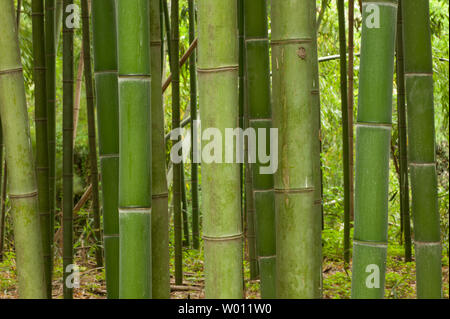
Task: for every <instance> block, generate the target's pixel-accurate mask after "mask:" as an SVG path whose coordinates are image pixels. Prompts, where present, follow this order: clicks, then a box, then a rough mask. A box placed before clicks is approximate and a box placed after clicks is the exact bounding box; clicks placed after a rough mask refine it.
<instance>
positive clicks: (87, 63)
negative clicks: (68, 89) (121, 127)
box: [81, 0, 103, 267]
mask: <svg viewBox="0 0 450 319" xmlns="http://www.w3.org/2000/svg"><path fill="white" fill-rule="evenodd" d="M89 11H90V10H89V4H88V0H81V16H82V20H83V48H84V51H83V52H84V53H83V57H84V80H85V89H86V109H87V120H88V137H89V160H90V165H91V176H90V180H91V184H92V212H93V217H94V235H95V243H96V245H97V247H96V249H95V260H96V262H97V267H102V265H103V255H102V248H101V247H102V238H101V229H100V208H99V191H98V167H97V143H96V133H95V111H94V89H93V83H92V67H91V50H90V48H91V40H90V36H91V35H90V34H91V33H90V27H89Z"/></svg>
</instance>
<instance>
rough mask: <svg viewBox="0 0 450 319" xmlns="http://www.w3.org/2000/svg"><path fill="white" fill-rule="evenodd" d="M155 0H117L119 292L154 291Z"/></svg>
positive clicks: (125, 294) (131, 295)
mask: <svg viewBox="0 0 450 319" xmlns="http://www.w3.org/2000/svg"><path fill="white" fill-rule="evenodd" d="M149 18H150V3H149V1H147V0H119V1H117V47H118V62H119V114H120V117H119V136H120V138H119V149H120V155H119V158H120V159H119V232H120V240H119V243H120V257H119V265H120V266H119V273H120V275H119V297H120V298H123V299H129V298H138V299H148V298H151V297H152V255H151V252H152V250H151V213H152V206H151V205H152V201H151V194H152V185H151V181H152V178H151V173H152V167H151V163H152V154H151V98H150V96H151V95H150V92H151V63H150V60H151V59H150V40H151V39H150V22H149V20H150V19H149Z"/></svg>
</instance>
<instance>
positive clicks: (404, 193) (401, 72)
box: [396, 0, 412, 261]
mask: <svg viewBox="0 0 450 319" xmlns="http://www.w3.org/2000/svg"><path fill="white" fill-rule="evenodd" d="M401 6H402V0H399V2H398V12H397V51H396V52H397V55H396V56H397V113H398V115H397V121H398V140H399V143H398V149H399V153H400V155H399V157H400V158H399V170H400V175H399V183H400V214H401V216H402V228H403V232H402V233H403V238H404V240H405V261H411V259H412V258H411V255H412V252H411V221H410V215H409V182H408V151H407V145H408V144H407V134H408V133H407V131H406V105H405V66H404V58H403V55H404V53H403V22H402V21H403V19H402V10H401Z"/></svg>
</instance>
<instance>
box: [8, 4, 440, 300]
mask: <svg viewBox="0 0 450 319" xmlns="http://www.w3.org/2000/svg"><path fill="white" fill-rule="evenodd" d="M25 2H29V3H30V4H31V5H30V6H27V8H30V10H31V11H30V12H29V14H30V16H31V21H32V36H31V38H32V62H31V63H32V70H33V74H32V84H33V94H32V97H33V100H32V102H31V103H32V104H33V105H34V114H32V115H29V114H31V113H28V111H27V108H28V106H27V90H28V89H29V88H28V87H26V85H25V84H24V83H25V82H24V80H25V78H24V72H23V65H22V63H23V62H22V61H23V59H22V56H21V54H23V52H22V48H21V42H20V41H19V39H20V16H21V14H22V15H23V14H24V13H23V12H22V9H21V8H22V4H21V1H13V0H0V9H1V10H0V21H1V23H0V119H1V122H0V124H1V130H0V144H1V147H0V165H1V167H2V168H1V169H0V181H2V183H1V184H2V193H4V194H5V195H4V196H2V206H4V205H5V197H6V193H7V194H8V199H9V205H10V206H11V213H12V216H13V219H12V224H13V233H14V249H15V257H16V265H17V279H18V293H19V297H20V298H52V297H54V293H53V289H54V284H55V281H54V279H55V276H56V275H55V267H56V266H55V265H56V261H55V258H56V257H55V256H57V255H58V254H60V255H62V268H63V272H62V273H63V276H62V278H61V279H59V280H61V281H62V287H63V297H64V298H65V299H72V298H74V291H76V288H77V285H76V284H77V282H76V280H75V279H74V272H76V271H77V267H76V259H77V251H78V250H77V249H78V248H77V247H76V245H75V242H76V240H77V238H76V232H75V231H74V229H75V223H74V220H75V219H76V216H77V214H78V211H79V209H80V207H81V206H83V204H85V203H86V202H87V201H88V199H89V200H90V202H91V209H90V211H91V213H90V215H89V219H90V220H91V221H92V226H91V227H92V236H93V237H92V238H93V239H91V240H92V241H93V242H94V244H95V246H94V247H95V249H94V254H95V265H96V267H98V268H101V269H103V268H104V270H105V281H106V296H107V298H110V299H116V298H121V299H149V298H154V299H167V298H170V297H171V290H173V286H174V285H175V286H181V285H183V284H184V283H185V280H186V277H187V276H188V275H187V274H188V273H189V272H186V266H185V263H186V261H185V260H184V257H185V252H186V250H196V251H199V252H201V254H203V255H204V259H203V262H202V265H203V274H204V287H202V289H204V297H205V298H213V299H216V298H227V299H228V298H229V299H241V298H245V297H246V291H245V282H246V280H247V279H246V278H245V277H246V273H245V271H244V268H245V267H248V268H249V276H250V280H258V282H259V289H260V296H261V298H267V299H273V298H281V299H313V298H322V297H323V295H324V285H323V276H324V270H323V260H324V253H323V252H322V250H323V238H324V237H323V231H324V227H325V226H324V218H325V217H324V216H325V215H326V214H327V208H326V205H325V204H324V197H325V195H324V193H325V191H324V190H326V187H327V185H326V184H325V183H324V181H323V175H324V173H323V171H324V170H325V169H327V168H326V167H324V166H326V162H325V161H324V159H323V157H324V155H323V154H324V153H323V150H322V148H323V145H322V143H323V135H322V134H323V130H322V127H321V125H322V122H323V119H322V117H323V116H324V115H323V111H322V107H323V106H322V105H321V103H323V102H322V95H323V93H324V92H325V91H326V90H327V88H326V87H325V86H326V83H323V81H321V80H320V79H321V77H320V68H319V62H324V61H328V60H330V59H329V58H319V56H318V52H319V47H318V30H319V28H320V26H321V23H323V17H324V16H323V14H324V10H325V9H326V8H328V10H336V11H337V16H338V25H339V28H338V30H337V31H338V32H337V33H336V43H337V45H338V48H337V50H338V52H339V55H338V56H337V57H336V58H333V59H339V62H338V64H337V67H338V69H339V75H340V78H339V79H327V81H335V82H338V83H339V87H340V91H339V92H337V93H336V95H337V96H338V97H339V98H340V102H341V104H340V105H339V113H340V121H341V122H340V123H339V125H340V126H341V129H342V136H340V137H339V138H340V139H341V140H342V146H343V147H342V150H340V155H339V158H340V160H341V162H340V165H341V166H340V169H341V170H342V172H343V174H342V176H343V180H342V185H343V192H342V194H341V197H342V198H343V205H342V210H343V215H342V216H343V219H342V224H343V229H342V238H341V239H342V240H341V242H340V243H341V244H342V246H343V250H342V251H343V254H342V256H341V258H342V261H343V264H344V265H345V266H344V267H345V268H346V269H347V268H349V269H351V297H352V298H364V299H366V298H377V299H381V298H384V297H385V282H386V275H387V273H388V268H387V265H386V262H387V258H388V245H389V236H388V211H389V202H390V198H389V197H390V193H389V185H390V184H389V182H390V178H392V176H391V177H390V174H389V172H390V163H391V158H392V145H393V144H392V143H393V142H392V136H393V133H394V132H393V130H394V127H396V128H397V129H398V132H397V133H396V134H397V135H396V136H398V150H399V151H398V153H399V156H398V163H397V162H395V164H396V165H397V166H398V175H399V189H400V194H399V195H398V196H399V198H400V199H399V201H400V210H401V211H400V217H401V221H400V223H401V229H402V233H401V238H402V240H403V241H404V258H405V260H406V261H415V266H416V282H417V285H416V289H417V292H416V294H417V297H418V298H442V297H443V279H442V278H443V276H442V252H441V251H442V243H441V230H440V215H439V202H438V198H439V196H438V186H437V179H438V174H437V168H436V167H437V166H436V165H437V164H436V162H437V159H436V128H435V111H434V97H433V85H434V84H433V51H432V39H431V27H430V13H429V12H430V7H429V0H414V1H406V0H370V1H366V0H363V1H358V2H357V6H356V7H358V6H359V10H360V13H361V20H360V22H361V26H360V27H361V46H360V54H359V55H358V59H359V68H358V77H357V79H358V82H357V83H355V84H357V85H356V87H357V88H358V93H357V106H356V110H357V113H356V123H355V124H353V119H354V114H353V113H354V106H353V105H354V93H353V91H354V88H353V87H354V83H353V82H354V80H353V79H354V70H355V65H354V64H355V61H354V59H355V54H354V53H355V52H354V50H355V49H354V34H353V33H354V25H355V22H354V19H355V17H354V11H355V2H354V1H353V0H349V1H344V0H322V1H318V3H320V4H321V5H319V6H318V7H317V6H316V1H315V0H271V1H267V0H187V1H184V0H183V1H179V0H171V1H169V0H78V1H73V0H26V1H25ZM185 2H186V3H185ZM184 3H185V4H184ZM17 5H18V6H17ZM182 5H184V7H183V8H185V10H181V7H182ZM346 8H348V13H347V17H348V20H347V21H346V13H345V9H346ZM183 19H185V20H186V23H187V24H188V29H187V32H186V34H183V30H185V29H180V25H181V24H182V20H183ZM77 29H80V32H78V31H77ZM77 37H78V38H81V40H80V43H81V44H80V46H81V49H80V50H81V52H82V53H81V54H80V57H79V62H78V71H79V72H78V79H79V81H80V84H79V85H77V86H75V84H76V82H77V79H76V72H75V66H76V65H75V63H74V62H75V61H76V59H77V56H76V55H75V48H74V43H76V41H78V40H79V39H77ZM182 38H186V39H188V42H189V47H188V48H187V50H185V52H183V51H184V47H183V46H182V45H180V44H181V40H180V39H182ZM59 42H61V43H59ZM59 44H61V47H62V60H61V61H58V58H59V56H58V48H59ZM59 64H61V65H62V68H58V67H57V66H58V65H59ZM184 64H186V67H185V68H183V66H184ZM59 69H62V72H61V74H58V73H57V71H58V70H59ZM183 70H185V71H183ZM183 72H184V73H183ZM185 74H188V76H189V80H186V83H187V84H186V85H188V87H189V89H188V97H187V99H188V100H187V101H184V100H183V95H182V92H181V90H182V89H183V87H182V85H181V82H182V81H184V80H185V79H186V78H185ZM394 75H395V76H394ZM83 77H84V84H82V83H81V79H82V78H83ZM394 79H395V81H394ZM78 86H79V87H78ZM82 87H84V90H85V91H84V95H82V93H81V90H82ZM169 87H170V89H169ZM59 88H61V89H62V101H61V102H60V101H59V100H58V94H57V90H58V89H59ZM394 88H395V89H394ZM81 96H84V97H85V105H86V118H87V121H86V122H87V136H88V137H87V143H88V152H89V174H88V181H89V187H88V188H87V190H86V192H85V193H84V194H83V196H82V197H81V199H80V201H79V202H78V203H77V202H75V191H74V183H75V182H74V175H75V173H76V172H74V164H75V163H74V153H75V147H76V145H75V141H76V136H77V123H78V117H79V115H78V109H79V105H80V102H79V99H80V97H81ZM394 97H395V100H394ZM394 101H396V102H397V103H396V104H397V105H396V106H397V107H396V108H393V104H394ZM28 104H29V103H28ZM183 105H185V108H184V109H183ZM58 109H60V110H61V111H62V117H61V118H60V117H58V116H57V114H58ZM393 109H394V110H395V109H396V110H397V112H396V114H397V117H396V119H397V121H398V123H397V125H393ZM29 116H32V117H33V118H32V119H33V121H34V123H35V124H34V130H35V132H34V135H33V136H35V145H34V148H35V149H33V144H32V142H31V132H30V122H29V119H28V117H29ZM58 121H61V123H58ZM394 124H395V123H394ZM58 128H60V130H61V131H60V132H58V131H57V129H58ZM167 132H169V133H167ZM353 132H355V136H356V139H355V141H353V134H354V133H353ZM59 135H61V136H62V144H61V145H57V140H58V139H57V137H58V136H59ZM3 146H4V150H3ZM58 149H62V157H61V158H59V157H58V156H57V155H56V154H57V151H58ZM3 161H4V165H3ZM274 163H276V164H275V169H273V170H271V168H273V167H272V164H274ZM3 167H4V169H3ZM58 167H61V169H62V173H61V174H58ZM6 181H7V183H6ZM59 185H60V186H59ZM59 188H61V191H60V192H58V189H59ZM409 188H411V194H410V189H409ZM188 198H190V203H191V204H190V205H189V201H188ZM4 210H5V209H4V207H2V216H1V223H0V234H1V238H0V245H1V247H0V256H2V250H3V245H4V244H3V238H4V236H5V234H4V228H5V214H4ZM410 219H411V220H412V224H413V227H411V222H410ZM57 224H59V225H60V227H59V230H58V231H57V227H56V226H57ZM352 226H353V232H351V228H352ZM352 233H353V240H351V237H350V236H351V234H352ZM57 234H59V236H61V239H62V240H61V241H59V242H56V241H55V238H57ZM58 243H59V244H58ZM171 258H173V259H172V260H171ZM247 263H248V265H247ZM244 264H245V266H244ZM171 273H172V274H173V281H172V279H171V277H172V275H171Z"/></svg>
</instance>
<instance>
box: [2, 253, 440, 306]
mask: <svg viewBox="0 0 450 319" xmlns="http://www.w3.org/2000/svg"><path fill="white" fill-rule="evenodd" d="M392 252H393V253H394V254H390V256H389V257H388V260H387V273H386V289H385V297H386V298H389V299H397V298H398V299H405V298H408V299H411V298H415V297H416V296H415V285H416V283H415V263H414V262H409V263H405V262H404V261H403V257H401V249H399V247H395V246H394V247H392V248H390V249H389V253H392ZM396 252H397V253H398V254H395V253H396ZM202 259H203V258H202V256H201V252H199V251H196V250H191V249H186V248H185V249H184V282H183V285H181V286H177V285H175V284H174V278H173V273H171V298H174V299H187V298H190V299H198V298H204V278H203V261H202ZM172 262H173V259H172V260H171V263H172ZM442 262H443V267H442V273H443V282H444V285H443V286H444V297H445V298H449V269H448V252H444V256H443V260H442ZM61 263H62V261H61V258H60V257H58V258H57V259H56V264H55V273H54V280H53V287H54V288H53V298H62V279H61V277H62V265H61ZM77 264H78V265H79V267H80V288H76V289H74V298H76V299H101V298H106V288H105V274H104V268H103V267H97V265H96V264H95V259H94V258H92V259H89V258H82V257H81V256H77ZM172 270H173V264H171V271H172ZM244 271H245V276H244V277H245V287H246V290H245V297H246V298H248V299H258V298H260V295H259V280H250V279H249V277H250V273H249V265H248V263H247V262H245V267H244ZM350 292H351V265H350V267H348V269H346V268H345V267H344V263H343V262H342V261H339V260H336V258H333V259H330V258H328V257H326V256H325V258H324V263H323V297H324V298H327V299H330V298H331V299H342V298H350ZM17 297H18V295H17V280H16V267H15V258H14V253H13V252H6V253H5V255H4V260H3V261H2V262H1V263H0V298H17Z"/></svg>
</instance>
